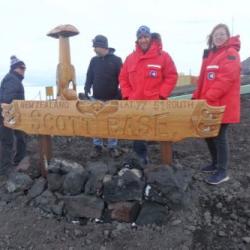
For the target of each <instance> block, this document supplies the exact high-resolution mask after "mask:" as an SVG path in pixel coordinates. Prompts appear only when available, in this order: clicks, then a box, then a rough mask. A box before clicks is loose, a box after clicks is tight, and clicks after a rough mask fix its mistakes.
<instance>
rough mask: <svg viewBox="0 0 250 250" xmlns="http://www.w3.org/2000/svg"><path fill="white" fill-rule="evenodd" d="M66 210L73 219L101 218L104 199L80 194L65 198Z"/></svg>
mask: <svg viewBox="0 0 250 250" xmlns="http://www.w3.org/2000/svg"><path fill="white" fill-rule="evenodd" d="M63 199H64V203H65V209H66V211H67V213H68V214H69V215H70V216H72V217H86V218H100V217H101V216H102V211H103V208H104V202H103V201H102V199H100V198H97V197H94V196H89V195H85V194H80V195H76V196H64V198H63Z"/></svg>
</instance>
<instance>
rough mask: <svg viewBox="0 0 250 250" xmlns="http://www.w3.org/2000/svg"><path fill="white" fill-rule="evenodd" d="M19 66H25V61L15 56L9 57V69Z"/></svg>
mask: <svg viewBox="0 0 250 250" xmlns="http://www.w3.org/2000/svg"><path fill="white" fill-rule="evenodd" d="M19 67H25V63H24V62H23V61H21V60H19V59H18V58H17V57H16V56H11V57H10V69H11V70H15V69H17V68H19Z"/></svg>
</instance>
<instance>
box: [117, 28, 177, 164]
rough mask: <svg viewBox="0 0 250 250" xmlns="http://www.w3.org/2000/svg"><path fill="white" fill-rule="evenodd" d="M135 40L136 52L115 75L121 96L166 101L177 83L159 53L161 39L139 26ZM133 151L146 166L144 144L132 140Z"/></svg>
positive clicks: (166, 59)
mask: <svg viewBox="0 0 250 250" xmlns="http://www.w3.org/2000/svg"><path fill="white" fill-rule="evenodd" d="M136 37H137V40H136V49H135V51H134V52H133V53H131V54H130V55H129V56H128V57H127V58H126V60H125V62H124V64H123V67H122V69H121V72H120V76H119V82H120V87H121V92H122V97H123V99H125V100H159V99H167V98H168V96H169V95H170V94H171V92H172V90H173V89H174V87H175V85H176V82H177V71H176V67H175V64H174V62H173V60H172V58H171V57H170V55H169V54H168V53H167V52H165V51H163V50H162V43H161V39H155V38H152V36H151V32H150V29H149V28H148V27H147V26H141V27H140V28H139V29H138V30H137V33H136ZM134 150H135V152H136V153H137V155H138V156H139V157H140V158H141V159H142V162H143V163H144V164H147V163H148V155H147V146H146V143H145V142H144V141H135V142H134Z"/></svg>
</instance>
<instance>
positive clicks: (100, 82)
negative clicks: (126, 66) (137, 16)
mask: <svg viewBox="0 0 250 250" xmlns="http://www.w3.org/2000/svg"><path fill="white" fill-rule="evenodd" d="M93 47H94V51H95V53H96V56H95V57H93V58H92V59H91V61H90V64H89V67H88V71H87V78H86V82H85V87H84V92H85V96H86V97H87V98H89V94H90V90H91V88H92V94H93V95H92V97H91V99H93V100H100V101H108V100H115V99H119V98H120V89H119V80H118V77H119V73H120V69H121V66H122V60H121V58H120V57H118V56H116V55H114V51H115V50H114V49H113V48H109V47H108V39H107V38H106V37H105V36H103V35H97V36H96V37H95V38H94V39H93ZM93 143H94V151H93V153H92V155H91V156H92V157H97V156H100V155H101V153H102V148H103V140H102V139H100V138H94V139H93ZM107 147H108V149H109V152H110V154H111V156H112V157H117V156H119V151H118V150H117V139H112V138H109V139H108V145H107Z"/></svg>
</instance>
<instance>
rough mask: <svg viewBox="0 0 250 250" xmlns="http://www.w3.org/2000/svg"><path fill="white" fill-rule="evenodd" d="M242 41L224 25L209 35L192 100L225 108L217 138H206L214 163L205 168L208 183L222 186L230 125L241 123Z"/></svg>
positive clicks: (225, 169)
mask: <svg viewBox="0 0 250 250" xmlns="http://www.w3.org/2000/svg"><path fill="white" fill-rule="evenodd" d="M239 50H240V40H239V36H234V37H230V32H229V29H228V27H227V26H226V25H225V24H218V25H216V26H215V27H214V28H213V30H212V32H211V33H210V35H209V36H208V49H206V50H205V51H204V56H203V63H202V66H201V71H200V76H199V79H198V86H197V89H196V91H195V92H194V94H193V99H205V100H206V101H207V103H208V104H209V105H212V106H225V112H224V115H223V118H222V124H221V128H220V131H219V134H218V136H216V137H213V138H206V142H207V145H208V149H209V152H210V154H211V157H212V163H211V164H210V165H208V166H205V167H203V168H202V169H201V170H202V171H203V172H210V173H213V175H211V176H209V177H208V178H207V179H206V181H207V183H209V184H219V183H221V182H224V181H227V180H229V176H228V162H229V145H228V138H227V130H228V125H229V124H231V123H239V121H240V56H239V53H238V52H239Z"/></svg>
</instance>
